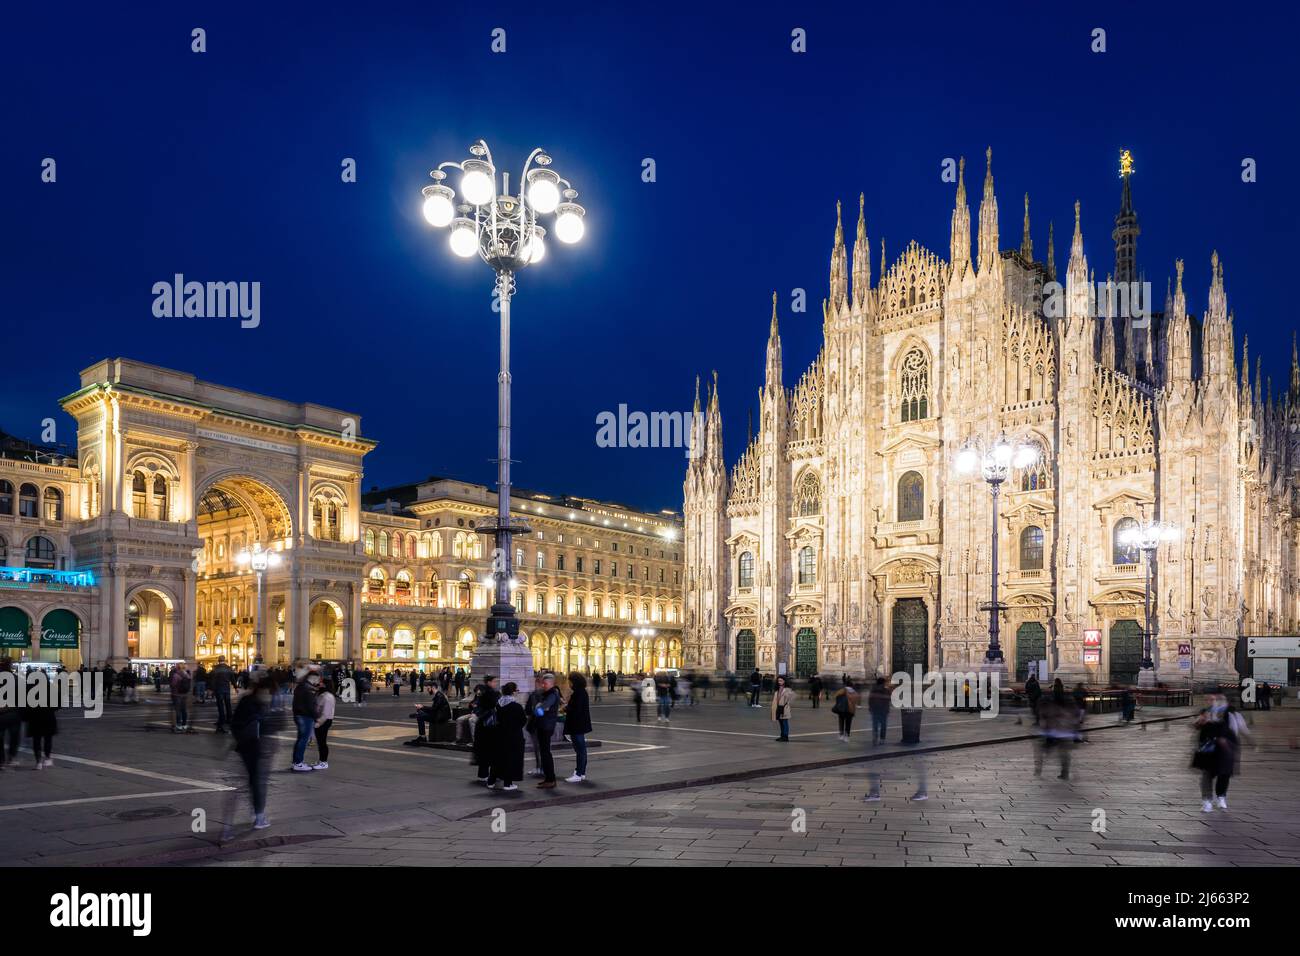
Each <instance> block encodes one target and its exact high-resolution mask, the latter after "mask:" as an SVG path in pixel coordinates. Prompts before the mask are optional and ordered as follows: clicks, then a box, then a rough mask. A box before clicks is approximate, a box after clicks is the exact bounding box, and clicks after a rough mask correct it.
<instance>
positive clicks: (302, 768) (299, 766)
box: [289, 763, 312, 773]
mask: <svg viewBox="0 0 1300 956" xmlns="http://www.w3.org/2000/svg"><path fill="white" fill-rule="evenodd" d="M289 769H291V770H293V771H294V772H295V773H311V770H312V768H311V767H309V766H308V765H307V764H305V763H296V764H294V765H293V766H292V767H291V768H289Z"/></svg>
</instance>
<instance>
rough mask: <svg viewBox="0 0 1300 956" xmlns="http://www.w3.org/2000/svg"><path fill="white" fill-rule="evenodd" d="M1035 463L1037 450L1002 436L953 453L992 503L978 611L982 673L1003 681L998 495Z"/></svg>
mask: <svg viewBox="0 0 1300 956" xmlns="http://www.w3.org/2000/svg"><path fill="white" fill-rule="evenodd" d="M1037 461H1038V449H1037V448H1035V447H1034V446H1033V445H1030V444H1027V443H1025V442H1018V441H1013V440H1011V439H1009V438H1007V436H1006V433H1005V432H1003V433H1002V434H1001V435H999V436H998V437H997V438H996V439H995V440H994V441H993V443H992V444H990V445H987V446H986V445H985V444H984V443H982V442H980V441H978V440H977V439H971V440H970V441H968V442H966V444H965V445H963V446H962V448H961V450H960V451H959V452H957V470H958V471H959V472H960V473H962V474H964V475H972V474H975V473H977V472H978V473H979V475H980V476H981V477H982V478H983V479H984V480H985V481H986V482H988V486H989V494H990V497H991V498H992V499H993V545H992V551H991V552H990V554H991V557H992V564H991V566H990V570H991V571H992V573H991V574H990V575H989V580H990V581H991V588H990V591H991V594H990V600H989V602H988V604H981V605H980V607H979V609H980V610H981V611H988V612H989V649H988V650H987V651H986V652H985V654H984V669H985V670H990V671H997V672H998V673H999V674H1000V675H1001V679H1002V680H1003V681H1005V680H1006V677H1007V664H1006V659H1005V658H1004V657H1003V654H1002V645H1001V643H1000V642H999V640H998V634H999V627H1000V620H999V615H1000V614H1001V613H1002V612H1003V611H1005V610H1006V609H1007V606H1006V605H1005V604H1001V603H999V601H998V495H999V494H1000V493H1001V489H1002V482H1004V481H1006V480H1007V478H1008V477H1009V476H1010V474H1011V470H1012V469H1013V468H1015V469H1020V468H1028V467H1030V466H1031V465H1034V464H1036V463H1037Z"/></svg>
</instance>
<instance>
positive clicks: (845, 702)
mask: <svg viewBox="0 0 1300 956" xmlns="http://www.w3.org/2000/svg"><path fill="white" fill-rule="evenodd" d="M848 712H849V699H848V697H836V698H835V703H833V704H831V713H832V714H847V713H848Z"/></svg>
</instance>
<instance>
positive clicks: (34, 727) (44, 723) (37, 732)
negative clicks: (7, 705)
mask: <svg viewBox="0 0 1300 956" xmlns="http://www.w3.org/2000/svg"><path fill="white" fill-rule="evenodd" d="M35 675H36V680H35V681H32V680H31V678H32V676H33V675H32V674H28V675H27V677H28V684H27V701H28V703H27V705H26V706H25V707H23V709H22V715H23V720H24V721H26V722H27V736H28V737H30V738H31V741H32V755H33V756H34V757H35V758H36V769H37V770H44V769H46V768H47V767H53V766H54V759H53V758H52V757H51V756H50V754H51V753H52V752H53V749H54V735H55V734H57V733H58V732H59V722H58V718H56V717H55V712H56V711H57V710H58V709H59V708H58V701H56V700H54V694H55V693H56V692H57V690H56V688H55V687H54V686H53V685H52V684H51V683H50V678H49V675H48V674H47V673H46V672H45V671H43V670H38V671H36V672H35ZM42 684H43V685H44V686H43V687H42V686H41V685H42ZM32 701H37V703H34V704H33V703H32Z"/></svg>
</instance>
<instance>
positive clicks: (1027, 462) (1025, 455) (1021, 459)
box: [1012, 445, 1038, 468]
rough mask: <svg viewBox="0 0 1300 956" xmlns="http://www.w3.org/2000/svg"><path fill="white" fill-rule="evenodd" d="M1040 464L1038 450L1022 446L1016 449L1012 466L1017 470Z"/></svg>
mask: <svg viewBox="0 0 1300 956" xmlns="http://www.w3.org/2000/svg"><path fill="white" fill-rule="evenodd" d="M1037 462H1038V450H1037V449H1035V448H1034V446H1033V445H1021V446H1020V447H1019V448H1017V449H1016V456H1015V459H1014V460H1013V461H1012V464H1013V465H1014V466H1015V467H1016V468H1028V467H1030V466H1031V465H1034V464H1036V463H1037Z"/></svg>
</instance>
